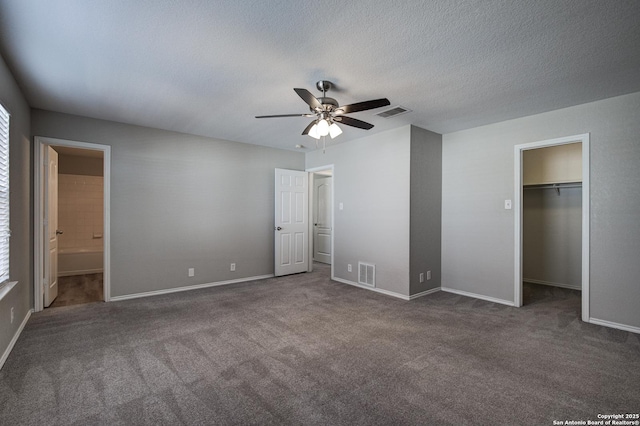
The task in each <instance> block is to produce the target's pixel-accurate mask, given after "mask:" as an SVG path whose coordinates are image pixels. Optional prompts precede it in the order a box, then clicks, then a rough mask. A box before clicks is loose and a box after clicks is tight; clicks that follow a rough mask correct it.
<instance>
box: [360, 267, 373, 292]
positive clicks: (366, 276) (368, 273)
mask: <svg viewBox="0 0 640 426" xmlns="http://www.w3.org/2000/svg"><path fill="white" fill-rule="evenodd" d="M358 283H360V284H364V285H368V286H370V287H375V286H376V265H372V264H371V263H363V262H358Z"/></svg>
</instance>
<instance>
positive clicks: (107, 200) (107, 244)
mask: <svg viewBox="0 0 640 426" xmlns="http://www.w3.org/2000/svg"><path fill="white" fill-rule="evenodd" d="M34 145H35V146H34V153H33V154H34V155H33V176H34V179H33V186H34V188H33V212H34V214H33V309H34V311H35V312H40V311H42V309H43V301H42V297H43V292H42V279H43V277H44V259H43V253H44V234H43V226H42V224H43V220H44V205H43V200H44V192H43V191H44V190H45V188H44V176H43V163H42V161H43V160H44V149H45V148H46V147H48V146H49V145H53V146H65V147H70V148H81V149H91V150H94V151H102V153H103V167H104V232H103V240H104V248H103V251H104V273H103V292H104V301H105V302H109V301H110V300H111V147H110V146H109V145H101V144H95V143H88V142H78V141H70V140H64V139H54V138H48V137H42V136H35V137H34Z"/></svg>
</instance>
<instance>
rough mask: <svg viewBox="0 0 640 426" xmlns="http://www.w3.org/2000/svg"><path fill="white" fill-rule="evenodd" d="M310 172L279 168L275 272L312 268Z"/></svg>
mask: <svg viewBox="0 0 640 426" xmlns="http://www.w3.org/2000/svg"><path fill="white" fill-rule="evenodd" d="M308 191H309V177H308V173H307V172H301V171H297V170H284V169H276V182H275V238H274V242H275V275H276V276H281V275H289V274H295V273H298V272H306V271H307V270H308V265H309V259H308V254H307V252H308V244H309V224H308V217H309V213H308V210H307V209H308V199H307V197H308V195H307V194H308Z"/></svg>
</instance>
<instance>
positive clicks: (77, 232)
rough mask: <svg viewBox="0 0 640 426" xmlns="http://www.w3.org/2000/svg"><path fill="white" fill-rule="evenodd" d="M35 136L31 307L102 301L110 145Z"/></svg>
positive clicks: (105, 278)
mask: <svg viewBox="0 0 640 426" xmlns="http://www.w3.org/2000/svg"><path fill="white" fill-rule="evenodd" d="M35 140H36V156H37V157H39V158H38V159H37V160H36V161H37V162H36V164H37V165H38V167H35V175H36V176H35V177H36V179H35V186H36V188H35V191H34V198H35V203H34V204H35V212H36V215H35V232H34V233H35V234H36V235H35V241H34V246H35V250H34V255H35V262H34V263H35V268H34V269H35V274H36V275H35V276H36V277H41V278H40V279H39V280H35V286H34V299H35V300H34V310H35V311H36V312H37V311H40V310H42V309H43V308H46V307H52V308H56V307H61V306H69V305H76V304H84V303H93V302H98V301H108V300H109V294H110V292H109V289H110V285H109V275H110V274H109V204H110V203H109V198H110V197H109V180H110V179H109V177H110V173H109V171H110V147H108V146H104V145H97V144H88V143H83V142H74V141H64V140H57V139H50V138H41V137H36V138H35ZM43 160H44V161H43Z"/></svg>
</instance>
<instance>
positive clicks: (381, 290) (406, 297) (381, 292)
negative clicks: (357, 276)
mask: <svg viewBox="0 0 640 426" xmlns="http://www.w3.org/2000/svg"><path fill="white" fill-rule="evenodd" d="M331 279H332V280H333V281H337V282H339V283H342V284H348V285H352V286H354V287H358V288H362V289H365V290H370V291H375V292H376V293H380V294H384V295H386V296H392V297H396V298H398V299H402V300H411V298H410V296H405V295H404V294H400V293H396V292H394V291H389V290H384V289H381V288H377V287H371V286H369V285H362V284H358V283H356V282H354V281H349V280H345V279H343V278H336V277H331Z"/></svg>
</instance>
